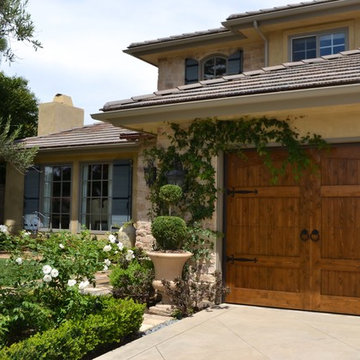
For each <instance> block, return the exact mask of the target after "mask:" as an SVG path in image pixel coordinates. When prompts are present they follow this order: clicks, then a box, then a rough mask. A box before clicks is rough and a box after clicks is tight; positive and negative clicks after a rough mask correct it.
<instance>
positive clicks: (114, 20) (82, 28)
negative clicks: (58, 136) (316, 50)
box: [0, 0, 300, 124]
mask: <svg viewBox="0 0 360 360" xmlns="http://www.w3.org/2000/svg"><path fill="white" fill-rule="evenodd" d="M299 1H300V0H298V1H296V0H251V1H244V0H222V1H216V0H182V1H172V0H132V1H129V0H102V1H99V0H29V3H28V7H27V9H28V12H29V13H30V14H31V17H32V20H33V22H34V24H35V29H36V31H35V38H36V39H38V40H39V41H40V42H41V43H42V46H43V48H42V49H39V50H38V51H34V50H33V48H32V47H31V46H30V45H27V44H24V43H16V42H12V43H11V47H12V49H13V50H14V52H15V53H16V55H17V59H16V61H15V62H14V63H11V64H9V63H8V62H5V61H3V60H2V62H1V63H0V70H1V71H3V72H4V73H5V74H6V75H8V76H12V75H16V76H22V77H24V78H25V79H27V80H28V81H29V88H30V89H31V91H32V92H33V93H34V94H35V95H36V97H37V99H38V101H39V102H40V103H43V102H50V101H52V99H53V97H54V96H55V94H57V93H61V94H66V95H69V96H71V97H72V100H73V104H74V106H77V107H80V108H83V109H84V110H85V124H90V123H92V122H94V120H92V119H91V117H90V114H92V113H97V112H99V109H100V108H101V107H102V106H103V105H104V104H105V103H106V102H107V101H114V100H121V99H127V98H129V97H131V96H137V95H142V94H148V93H152V92H153V91H155V90H156V86H157V68H156V67H154V66H152V65H149V64H147V63H145V62H143V61H141V60H138V59H136V58H134V57H132V56H130V55H128V54H125V53H123V51H122V50H124V49H126V48H127V47H128V45H129V44H130V43H133V42H142V41H145V40H152V39H157V38H161V37H167V36H170V35H179V34H182V33H188V32H194V31H201V30H207V29H214V28H218V27H220V26H221V22H222V21H224V20H225V19H226V18H227V17H228V16H229V15H230V14H234V13H241V12H245V11H251V10H259V9H266V8H271V7H274V6H279V5H286V4H289V3H294V2H295V3H297V2H299Z"/></svg>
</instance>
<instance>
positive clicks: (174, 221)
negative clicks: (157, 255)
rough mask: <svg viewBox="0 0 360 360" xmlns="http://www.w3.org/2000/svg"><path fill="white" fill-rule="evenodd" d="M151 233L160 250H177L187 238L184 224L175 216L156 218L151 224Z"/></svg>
mask: <svg viewBox="0 0 360 360" xmlns="http://www.w3.org/2000/svg"><path fill="white" fill-rule="evenodd" d="M151 232H152V234H153V236H154V237H155V239H156V243H157V245H158V247H159V248H160V249H162V250H178V249H181V247H182V244H183V242H184V240H185V239H186V237H187V236H188V232H187V227H186V223H185V221H184V220H183V219H181V218H179V217H177V216H158V217H156V218H155V219H154V221H153V222H152V224H151Z"/></svg>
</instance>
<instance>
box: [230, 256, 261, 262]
mask: <svg viewBox="0 0 360 360" xmlns="http://www.w3.org/2000/svg"><path fill="white" fill-rule="evenodd" d="M226 261H227V262H229V261H230V262H231V263H232V264H233V263H234V261H242V262H254V263H256V262H257V258H253V259H249V258H243V257H238V258H236V257H234V255H230V256H227V257H226Z"/></svg>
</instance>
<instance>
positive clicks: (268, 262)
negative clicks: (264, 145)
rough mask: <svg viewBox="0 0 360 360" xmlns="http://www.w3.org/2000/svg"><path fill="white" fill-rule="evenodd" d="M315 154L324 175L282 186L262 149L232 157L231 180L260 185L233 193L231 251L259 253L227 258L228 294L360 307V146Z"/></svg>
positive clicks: (268, 301) (276, 302)
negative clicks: (264, 162)
mask: <svg viewBox="0 0 360 360" xmlns="http://www.w3.org/2000/svg"><path fill="white" fill-rule="evenodd" d="M275 154H276V156H278V157H279V158H281V156H282V154H281V152H279V151H275ZM311 154H312V156H314V158H318V159H319V161H320V172H319V174H320V176H319V174H318V175H317V176H314V175H306V176H304V177H303V180H302V181H301V183H296V182H294V181H293V179H292V178H291V176H289V174H290V171H289V170H288V172H287V175H286V177H285V179H282V180H281V183H280V184H277V185H276V186H271V185H270V182H271V176H269V174H268V172H267V170H266V168H265V167H264V166H263V165H261V162H260V160H259V158H258V157H257V155H256V154H249V155H248V160H247V161H241V160H239V159H238V158H236V156H234V155H228V156H227V160H228V163H229V164H231V166H228V167H227V187H228V188H229V187H230V188H235V190H237V189H247V190H252V191H253V190H256V192H255V193H252V194H248V195H246V194H239V195H238V194H233V195H232V196H227V206H226V214H227V230H226V238H227V252H226V254H227V255H228V256H230V255H233V256H234V257H243V258H255V257H256V258H257V260H258V261H257V263H241V262H239V263H229V262H228V263H227V265H226V272H227V284H228V285H229V286H230V287H231V289H232V293H231V294H230V295H229V297H228V301H230V302H239V303H244V304H255V305H269V306H279V307H288V308H300V309H301V308H302V309H309V310H320V311H334V312H343V313H351V314H360V145H359V144H358V145H355V146H352V145H342V146H336V147H335V146H334V147H333V148H332V149H331V151H325V152H323V153H321V154H320V155H319V154H318V153H316V152H311ZM303 229H306V230H307V231H308V233H309V234H310V233H311V232H312V231H313V230H318V232H319V234H320V237H319V239H318V240H317V239H316V238H315V237H313V238H312V239H311V238H308V239H307V240H305V241H302V240H300V239H299V235H300V232H301V231H302V230H303Z"/></svg>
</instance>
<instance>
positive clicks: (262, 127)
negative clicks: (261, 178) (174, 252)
mask: <svg viewBox="0 0 360 360" xmlns="http://www.w3.org/2000/svg"><path fill="white" fill-rule="evenodd" d="M170 127H171V130H172V132H171V133H169V134H167V135H168V137H169V140H170V145H169V146H168V147H166V148H164V147H161V146H153V147H151V148H148V149H147V150H145V152H144V158H145V163H146V164H147V165H150V164H152V163H155V165H156V168H157V172H156V176H155V177H154V179H153V182H152V184H151V186H150V200H151V203H152V209H151V212H150V215H152V216H157V215H159V214H160V213H161V212H162V207H163V205H162V202H161V199H160V198H159V195H158V194H159V189H160V187H161V186H162V185H164V184H166V183H167V179H166V174H167V173H168V172H169V171H170V170H172V169H173V167H174V164H175V163H179V162H180V163H181V164H182V166H183V168H184V170H185V182H184V184H183V194H184V196H183V199H182V201H181V203H179V204H178V208H179V210H180V211H181V212H182V213H183V214H186V219H187V222H188V224H189V225H193V224H194V223H197V222H199V221H202V220H205V219H209V218H211V217H212V215H213V213H214V210H215V200H216V195H217V190H218V189H217V188H216V186H215V184H216V179H215V174H216V171H215V168H214V166H213V164H212V159H213V158H214V157H215V156H217V155H218V154H219V153H221V152H226V151H236V152H237V153H239V154H240V155H242V156H244V157H246V156H245V153H244V152H243V150H242V149H245V148H249V147H252V148H255V149H256V151H257V153H258V154H259V155H260V157H261V158H262V159H263V161H264V163H265V164H266V166H267V167H268V169H269V170H270V172H271V175H272V179H273V182H276V181H277V180H278V178H279V177H281V176H282V175H283V174H284V173H285V170H286V168H287V166H288V165H289V164H290V165H291V169H292V173H293V176H294V178H295V179H297V180H298V179H299V178H300V177H301V174H302V173H303V172H304V170H306V169H311V168H314V164H313V163H312V161H311V159H310V158H309V157H308V155H307V153H306V151H305V149H304V146H305V145H309V146H314V147H316V148H319V149H321V148H324V147H325V146H326V142H325V141H324V140H323V139H322V138H321V136H320V135H316V134H307V135H304V136H302V135H300V134H299V133H298V132H297V131H296V129H293V128H291V126H290V124H289V121H284V120H278V119H275V118H266V117H262V118H251V119H248V118H240V119H237V120H232V121H223V120H221V121H220V120H217V119H197V120H195V121H194V122H192V123H191V125H190V126H189V127H187V128H184V127H181V126H180V125H178V124H174V123H172V124H170ZM271 144H276V145H279V146H281V147H283V148H285V149H286V150H287V156H286V157H285V158H284V159H283V161H282V163H281V165H280V166H275V165H274V163H273V160H272V158H271V151H270V150H269V145H271Z"/></svg>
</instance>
